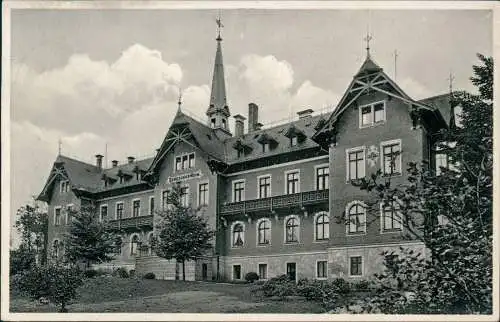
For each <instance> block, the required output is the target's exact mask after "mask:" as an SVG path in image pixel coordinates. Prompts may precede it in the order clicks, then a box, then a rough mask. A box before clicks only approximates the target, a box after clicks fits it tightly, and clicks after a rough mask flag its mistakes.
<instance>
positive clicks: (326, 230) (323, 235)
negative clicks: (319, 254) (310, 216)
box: [315, 213, 330, 240]
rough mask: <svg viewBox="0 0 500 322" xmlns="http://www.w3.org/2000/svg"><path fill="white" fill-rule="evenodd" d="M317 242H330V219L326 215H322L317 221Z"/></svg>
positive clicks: (318, 216)
mask: <svg viewBox="0 0 500 322" xmlns="http://www.w3.org/2000/svg"><path fill="white" fill-rule="evenodd" d="M315 233H316V240H328V239H329V238H330V218H329V217H328V215H327V214H326V213H320V214H318V215H317V216H316V221H315Z"/></svg>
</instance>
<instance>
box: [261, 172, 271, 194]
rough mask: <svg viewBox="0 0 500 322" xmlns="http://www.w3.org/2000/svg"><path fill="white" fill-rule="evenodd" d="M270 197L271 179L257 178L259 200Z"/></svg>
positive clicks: (266, 177)
mask: <svg viewBox="0 0 500 322" xmlns="http://www.w3.org/2000/svg"><path fill="white" fill-rule="evenodd" d="M270 196H271V177H270V176H265V177H260V178H259V198H267V197H270Z"/></svg>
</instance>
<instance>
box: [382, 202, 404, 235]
mask: <svg viewBox="0 0 500 322" xmlns="http://www.w3.org/2000/svg"><path fill="white" fill-rule="evenodd" d="M381 207H382V231H385V232H387V231H399V230H401V229H402V227H403V225H402V222H401V221H402V218H401V213H400V211H399V209H400V207H399V203H398V202H397V201H392V202H388V203H387V204H384V203H382V204H381Z"/></svg>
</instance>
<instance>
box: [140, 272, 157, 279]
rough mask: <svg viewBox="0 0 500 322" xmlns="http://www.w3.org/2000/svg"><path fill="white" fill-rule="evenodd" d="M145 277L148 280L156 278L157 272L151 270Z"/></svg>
mask: <svg viewBox="0 0 500 322" xmlns="http://www.w3.org/2000/svg"><path fill="white" fill-rule="evenodd" d="M143 278H145V279H147V280H154V279H155V278H156V276H155V273H152V272H149V273H146V274H144V276H143Z"/></svg>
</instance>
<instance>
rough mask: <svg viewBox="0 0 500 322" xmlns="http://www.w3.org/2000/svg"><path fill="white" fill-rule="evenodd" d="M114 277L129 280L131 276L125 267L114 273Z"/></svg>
mask: <svg viewBox="0 0 500 322" xmlns="http://www.w3.org/2000/svg"><path fill="white" fill-rule="evenodd" d="M113 276H118V277H121V278H128V277H129V274H128V272H127V269H126V268H125V267H118V268H117V269H115V270H114V271H113Z"/></svg>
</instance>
